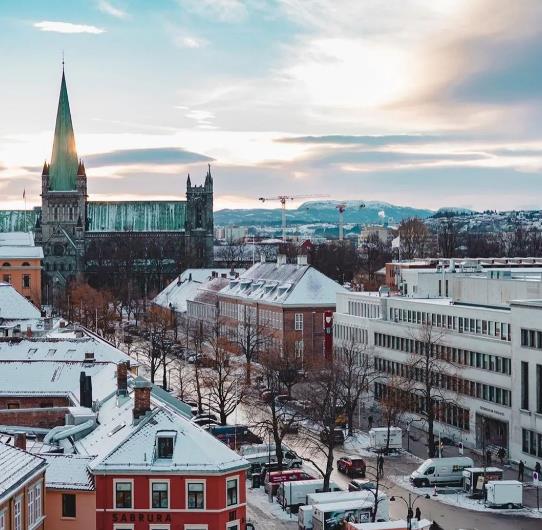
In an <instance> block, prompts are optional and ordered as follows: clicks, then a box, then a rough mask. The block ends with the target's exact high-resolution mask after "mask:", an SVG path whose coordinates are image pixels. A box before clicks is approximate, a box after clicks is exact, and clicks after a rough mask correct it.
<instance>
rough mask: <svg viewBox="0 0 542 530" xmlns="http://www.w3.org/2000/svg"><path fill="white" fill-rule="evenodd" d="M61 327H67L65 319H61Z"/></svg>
mask: <svg viewBox="0 0 542 530" xmlns="http://www.w3.org/2000/svg"><path fill="white" fill-rule="evenodd" d="M60 327H61V328H65V327H66V322H64V320H61V321H60Z"/></svg>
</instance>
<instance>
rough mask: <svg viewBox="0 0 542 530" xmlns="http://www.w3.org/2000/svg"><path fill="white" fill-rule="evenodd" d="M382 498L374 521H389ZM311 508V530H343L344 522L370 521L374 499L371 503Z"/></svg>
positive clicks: (384, 499)
mask: <svg viewBox="0 0 542 530" xmlns="http://www.w3.org/2000/svg"><path fill="white" fill-rule="evenodd" d="M379 497H380V496H379ZM382 497H383V498H382V499H380V502H379V504H378V508H377V513H376V518H375V519H376V521H387V520H389V503H388V499H387V497H386V496H385V495H382ZM312 508H313V512H312V527H313V530H343V528H344V523H345V522H346V521H349V522H353V523H368V522H370V521H371V520H372V513H373V509H374V498H373V500H372V501H370V500H362V499H358V500H354V501H351V502H334V503H329V504H315V505H314V506H313V507H312Z"/></svg>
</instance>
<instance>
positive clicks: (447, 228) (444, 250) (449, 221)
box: [437, 217, 459, 258]
mask: <svg viewBox="0 0 542 530" xmlns="http://www.w3.org/2000/svg"><path fill="white" fill-rule="evenodd" d="M437 235H438V247H439V250H440V255H441V256H442V257H443V258H455V257H456V250H457V247H458V246H459V225H458V223H457V221H455V220H454V218H453V217H446V218H444V219H441V220H440V221H439V225H438V232H437Z"/></svg>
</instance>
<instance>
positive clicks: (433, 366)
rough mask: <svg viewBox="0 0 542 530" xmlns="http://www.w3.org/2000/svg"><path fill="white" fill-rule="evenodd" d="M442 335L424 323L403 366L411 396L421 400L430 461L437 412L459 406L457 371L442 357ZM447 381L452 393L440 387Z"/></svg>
mask: <svg viewBox="0 0 542 530" xmlns="http://www.w3.org/2000/svg"><path fill="white" fill-rule="evenodd" d="M445 334H446V329H444V328H441V327H437V326H435V325H434V324H433V323H432V322H426V323H423V324H422V326H421V327H420V328H419V331H418V332H417V333H416V334H415V335H414V336H413V339H412V340H413V346H414V351H413V353H412V354H411V357H410V359H409V361H408V364H407V366H406V374H405V375H406V380H407V381H408V382H409V385H411V386H412V387H414V390H413V392H412V393H411V395H417V396H418V397H419V398H420V399H419V405H418V407H417V408H418V414H420V415H421V417H422V418H423V419H424V420H425V422H426V424H427V432H428V444H427V448H428V454H429V458H433V457H434V456H435V438H434V425H435V421H436V420H437V419H438V410H439V408H441V407H442V406H444V405H447V404H454V405H455V404H457V402H458V398H457V396H458V393H457V391H458V389H459V384H460V383H459V378H458V376H457V371H458V367H457V366H456V365H455V364H454V363H453V362H452V361H451V360H450V359H449V358H448V355H447V354H446V353H445V350H447V348H444V347H443V345H444V337H445ZM448 379H450V380H451V381H453V384H452V385H451V390H448V388H445V385H443V384H442V381H443V380H448ZM446 386H447V385H446Z"/></svg>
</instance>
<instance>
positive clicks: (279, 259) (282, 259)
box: [277, 254, 286, 265]
mask: <svg viewBox="0 0 542 530" xmlns="http://www.w3.org/2000/svg"><path fill="white" fill-rule="evenodd" d="M277 265H286V254H277Z"/></svg>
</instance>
